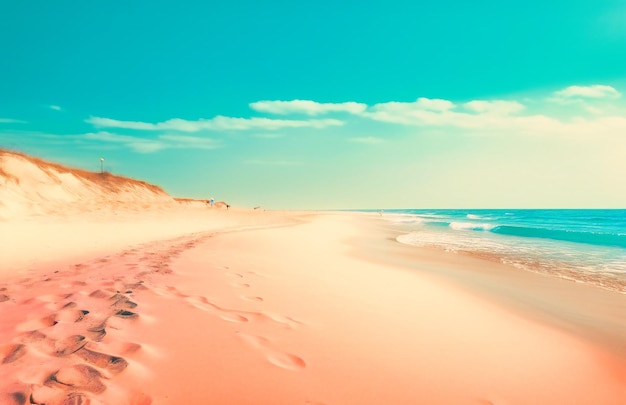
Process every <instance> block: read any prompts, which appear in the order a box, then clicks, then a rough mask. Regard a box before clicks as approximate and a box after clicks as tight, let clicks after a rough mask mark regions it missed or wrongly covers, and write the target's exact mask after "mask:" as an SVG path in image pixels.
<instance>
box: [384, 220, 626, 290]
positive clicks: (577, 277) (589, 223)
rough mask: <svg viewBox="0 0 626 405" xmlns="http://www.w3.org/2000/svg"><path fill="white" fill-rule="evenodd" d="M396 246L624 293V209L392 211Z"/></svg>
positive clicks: (625, 262) (625, 269) (625, 268)
mask: <svg viewBox="0 0 626 405" xmlns="http://www.w3.org/2000/svg"><path fill="white" fill-rule="evenodd" d="M380 218H381V219H382V220H384V221H387V222H388V223H390V224H391V225H392V226H393V227H394V228H396V229H397V230H398V231H399V232H400V233H401V235H400V236H398V238H397V240H398V242H400V243H404V244H407V245H414V246H427V247H434V248H439V249H444V250H446V251H450V252H455V253H460V254H471V255H476V256H480V257H483V258H486V259H490V260H497V261H500V262H503V263H506V264H509V265H512V266H515V267H518V268H520V269H524V270H528V271H534V272H539V273H544V274H549V275H552V276H556V277H562V278H566V279H569V280H573V281H577V282H583V283H590V284H594V285H597V286H600V287H602V288H606V289H610V290H614V291H619V292H622V293H626V210H624V209H619V210H617V209H614V210H605V209H584V210H580V209H567V210H565V209H523V210H520V209H496V210H493V209H481V210H478V209H472V210H470V209H467V210H461V209H455V210H432V209H431V210H425V209H393V210H384V211H383V212H382V215H381V217H380Z"/></svg>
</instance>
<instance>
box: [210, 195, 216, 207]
mask: <svg viewBox="0 0 626 405" xmlns="http://www.w3.org/2000/svg"><path fill="white" fill-rule="evenodd" d="M213 204H215V200H214V199H213V197H211V198H210V199H209V205H210V206H211V207H212V206H213Z"/></svg>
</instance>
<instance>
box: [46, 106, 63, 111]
mask: <svg viewBox="0 0 626 405" xmlns="http://www.w3.org/2000/svg"><path fill="white" fill-rule="evenodd" d="M48 107H49V108H50V109H51V110H55V111H61V110H62V108H61V107H59V106H58V105H50V106H48Z"/></svg>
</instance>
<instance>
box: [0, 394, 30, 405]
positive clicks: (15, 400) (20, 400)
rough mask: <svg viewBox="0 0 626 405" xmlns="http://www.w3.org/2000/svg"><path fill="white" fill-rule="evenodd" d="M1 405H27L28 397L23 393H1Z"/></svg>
mask: <svg viewBox="0 0 626 405" xmlns="http://www.w3.org/2000/svg"><path fill="white" fill-rule="evenodd" d="M0 404H3V405H24V404H26V395H25V394H24V393H22V392H6V393H0Z"/></svg>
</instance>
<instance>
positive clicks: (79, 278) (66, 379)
mask: <svg viewBox="0 0 626 405" xmlns="http://www.w3.org/2000/svg"><path fill="white" fill-rule="evenodd" d="M207 237H210V236H206V235H200V236H197V235H196V236H192V237H183V238H180V240H175V241H165V242H157V243H152V244H147V245H144V246H140V247H139V248H136V249H130V250H126V251H123V252H122V253H120V254H119V255H117V256H116V257H115V259H116V260H112V259H113V258H111V257H105V258H101V259H99V260H96V261H94V262H90V263H83V264H78V265H75V266H73V268H70V269H66V270H55V271H53V272H52V273H51V274H45V275H43V276H41V277H40V278H24V279H21V280H17V282H14V283H12V284H11V285H10V286H1V285H0V311H2V310H3V306H9V305H12V306H15V307H16V308H13V310H14V312H15V311H16V310H18V309H17V308H19V310H20V311H21V314H23V315H24V316H28V314H29V313H42V312H44V313H46V312H47V315H45V316H43V317H38V318H35V319H17V320H15V319H13V320H11V322H9V324H11V325H12V326H13V327H14V329H13V332H14V333H13V336H12V337H10V338H9V341H8V342H4V341H0V404H2V405H24V404H40V405H44V404H45V405H79V404H92V405H98V404H100V405H102V404H105V403H106V402H102V398H106V391H107V387H109V386H111V385H115V384H116V379H117V378H118V377H119V376H120V375H123V373H124V371H125V370H126V369H127V368H128V367H129V363H128V361H127V360H126V359H125V358H124V356H132V355H133V353H134V352H136V351H138V350H141V345H140V344H138V343H133V342H122V343H118V344H104V343H103V339H105V337H106V335H107V333H109V332H110V331H111V330H114V329H119V328H124V326H125V324H126V323H128V322H136V321H138V320H139V319H140V318H141V314H140V313H139V312H138V311H137V309H138V306H139V305H138V303H137V302H135V301H137V299H136V298H138V297H137V294H139V295H140V294H141V293H143V292H145V291H152V292H154V293H157V294H160V295H165V296H168V297H174V298H179V299H184V300H185V301H186V302H187V303H189V304H190V305H192V306H194V307H196V308H198V309H200V310H203V311H207V312H210V313H212V314H214V315H216V316H218V317H220V318H221V319H223V320H225V321H228V322H236V323H247V322H253V321H258V322H271V323H273V324H275V325H276V326H278V327H281V328H287V329H295V328H297V327H298V326H299V325H301V324H302V323H301V322H300V321H298V320H296V319H293V318H291V317H287V316H283V315H279V314H273V313H269V312H265V311H250V310H239V309H236V308H224V307H222V306H220V305H218V304H216V303H214V302H211V301H210V300H209V299H207V298H206V297H203V296H190V295H186V294H184V293H182V292H180V291H178V290H177V289H176V288H175V287H163V285H164V279H163V276H165V275H167V274H170V273H172V270H171V269H170V262H171V260H172V259H173V258H175V257H176V256H177V255H179V254H180V253H181V252H183V251H185V250H187V249H190V248H193V247H194V246H195V245H196V244H197V243H199V242H201V241H202V240H204V239H206V238H207ZM111 262H115V263H116V264H117V265H116V267H112V266H111V264H110V263H111ZM119 263H122V266H121V267H120V265H119ZM225 269H226V270H228V268H225ZM249 273H250V275H255V273H253V272H249ZM225 275H226V276H228V277H229V278H232V279H233V282H232V283H231V284H230V285H231V286H232V287H234V288H236V289H241V290H245V289H248V288H250V286H251V285H250V282H249V281H248V280H246V277H245V276H244V275H243V274H241V273H235V272H232V271H226V272H225ZM88 286H91V289H87V288H86V287H88ZM240 298H241V299H242V300H245V301H249V302H253V303H258V304H262V303H263V298H262V297H258V296H254V295H247V294H242V295H241V296H240ZM41 309H43V310H44V311H41ZM4 322H5V320H4V319H3V323H4ZM58 324H63V325H62V326H63V327H57V326H56V325H58ZM5 330H6V329H5ZM1 332H2V330H0V333H1ZM237 335H238V336H239V338H241V339H242V340H243V342H245V343H246V344H248V345H249V346H251V347H252V348H254V349H257V350H260V351H261V352H262V353H263V354H264V355H265V357H266V359H267V360H268V361H269V362H270V363H272V364H274V365H275V366H277V367H281V368H283V369H287V370H300V369H303V368H305V367H306V363H305V361H304V360H303V359H302V358H300V357H299V356H296V355H294V354H291V353H285V352H283V351H281V350H279V349H278V348H277V347H275V346H274V345H273V344H272V343H271V342H270V341H269V340H268V339H266V338H264V337H261V336H255V335H250V334H246V333H243V332H239V331H238V332H237ZM0 336H2V335H0ZM111 347H114V348H115V350H113V351H111V350H109V351H107V348H111ZM124 401H125V402H119V403H120V404H122V403H123V404H124V405H149V404H151V403H152V400H151V398H150V397H149V396H147V395H145V394H144V393H141V392H126V393H125V400H124Z"/></svg>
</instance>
